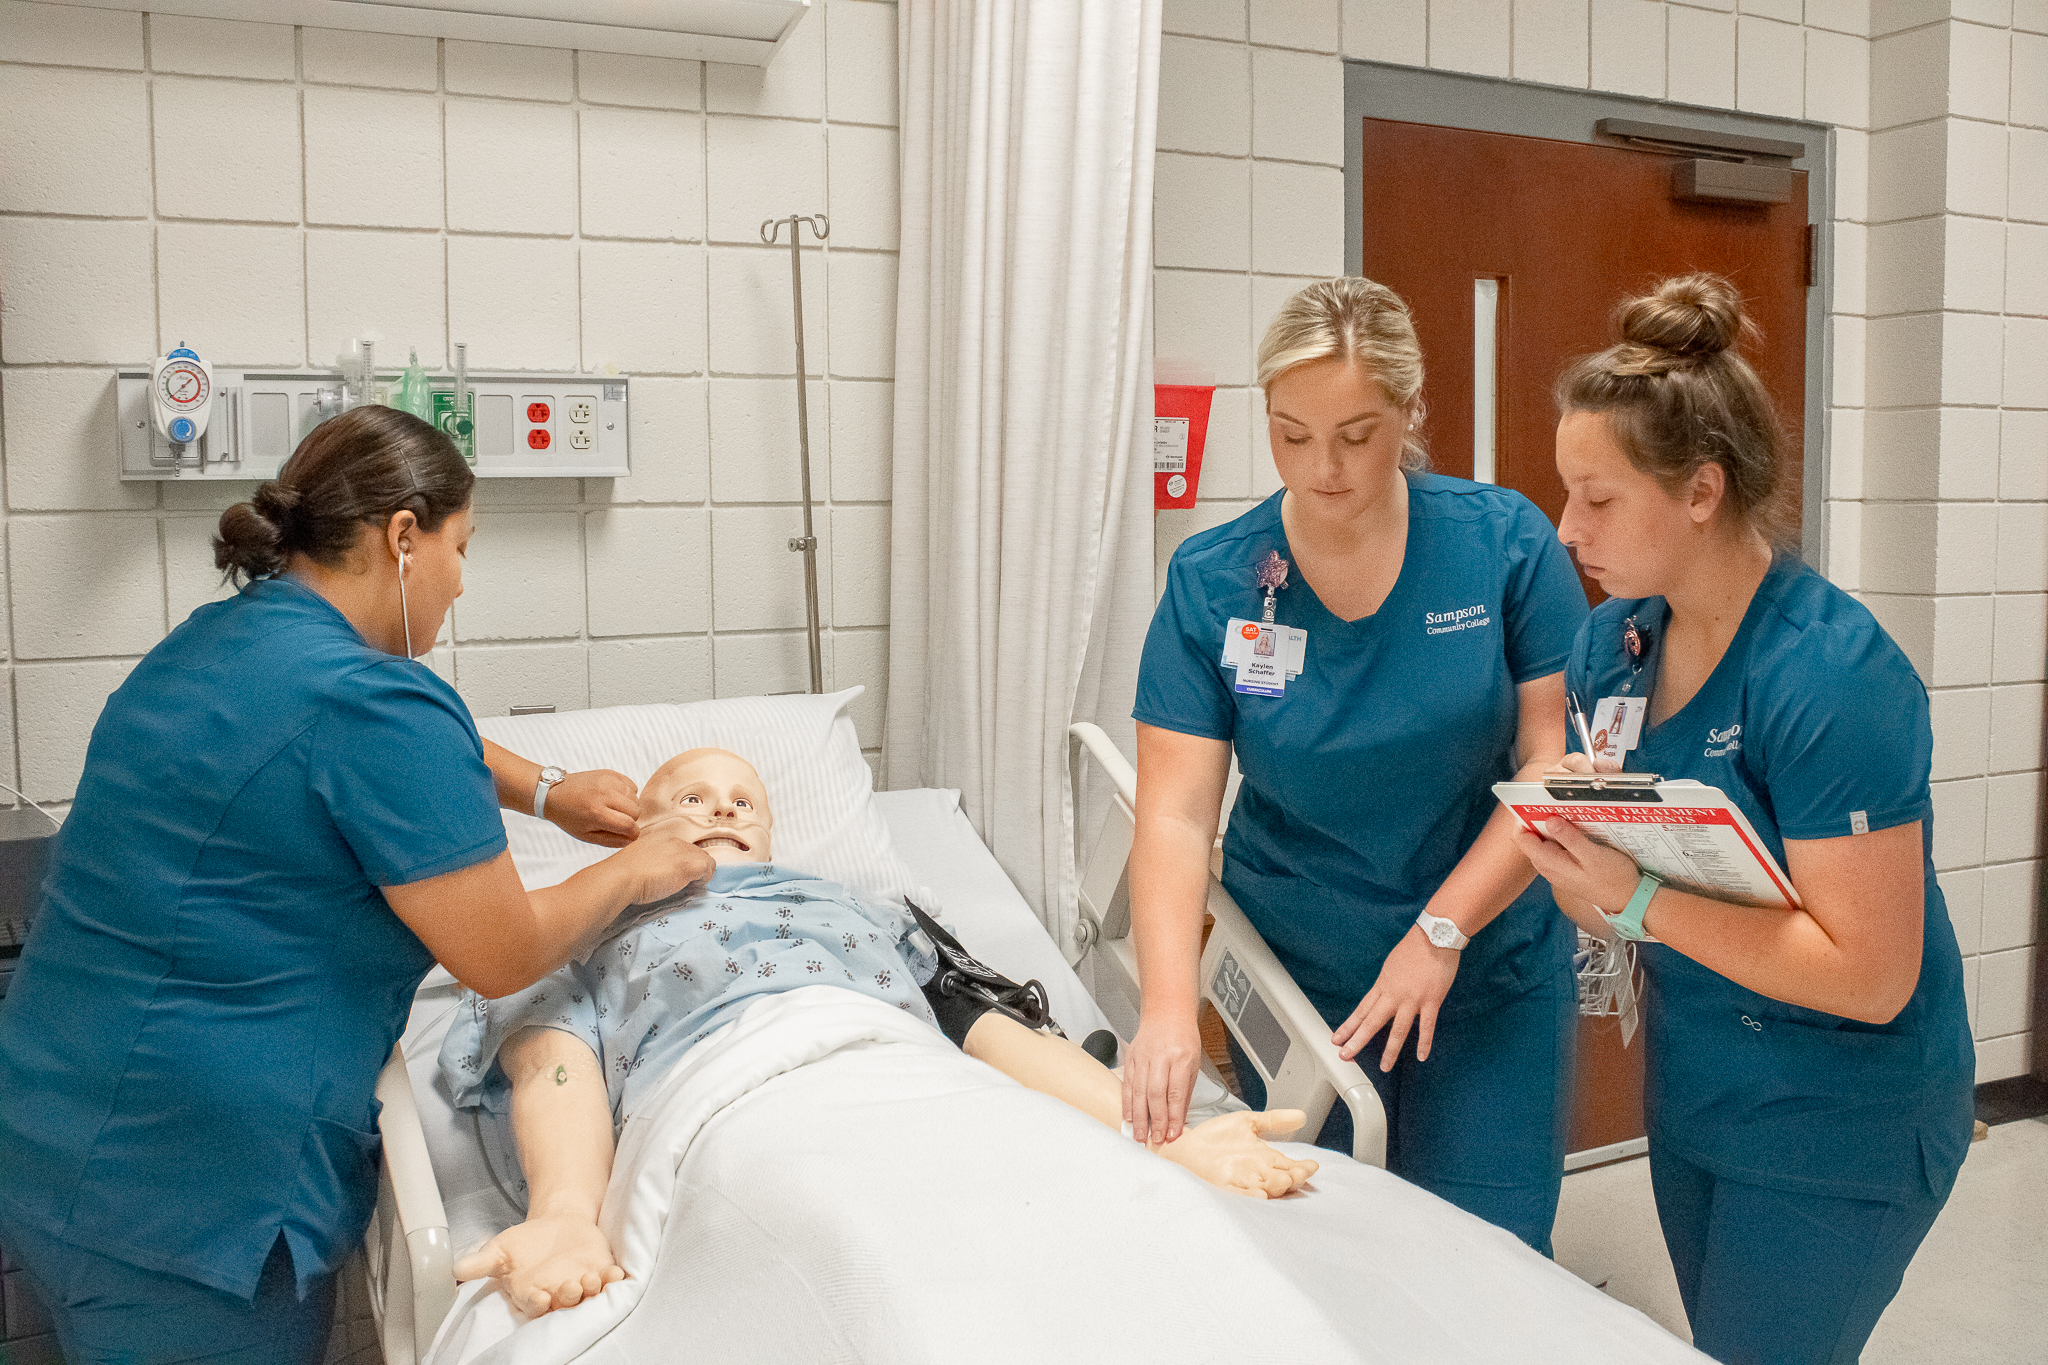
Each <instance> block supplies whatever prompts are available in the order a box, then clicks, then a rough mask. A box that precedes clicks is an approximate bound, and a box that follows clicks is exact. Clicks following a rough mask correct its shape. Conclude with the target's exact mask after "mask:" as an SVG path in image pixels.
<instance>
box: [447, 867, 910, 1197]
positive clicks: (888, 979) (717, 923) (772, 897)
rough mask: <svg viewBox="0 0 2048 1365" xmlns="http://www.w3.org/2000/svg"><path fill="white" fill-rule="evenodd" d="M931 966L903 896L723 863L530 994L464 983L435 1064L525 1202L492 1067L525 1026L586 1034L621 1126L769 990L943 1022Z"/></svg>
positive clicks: (504, 1102) (503, 1082)
mask: <svg viewBox="0 0 2048 1365" xmlns="http://www.w3.org/2000/svg"><path fill="white" fill-rule="evenodd" d="M937 966H938V963H937V958H936V956H935V955H934V953H933V952H932V949H931V945H930V943H929V941H928V940H927V939H926V938H925V936H924V935H923V933H921V932H920V931H919V930H918V928H917V924H916V921H914V920H913V919H911V917H910V915H909V914H908V913H907V912H906V911H904V910H902V909H900V908H898V907H897V906H894V905H891V904H889V903H888V902H886V901H880V900H874V899H869V898H866V897H861V896H857V895H855V894H854V893H853V892H852V891H849V890H848V889H847V888H846V887H844V886H841V885H840V884H839V883H837V882H827V881H820V880H817V879H816V878H813V877H810V876H808V875H807V874H805V873H802V872H798V871H795V870H793V869H790V868H786V867H782V866H780V865H778V864H775V863H744V864H734V865H729V866H725V867H721V868H719V869H718V871H717V872H716V873H714V874H713V875H712V878H711V880H710V882H709V883H708V884H706V886H705V887H704V888H703V889H702V890H699V891H691V892H687V893H685V894H683V895H679V896H674V897H671V898H670V899H668V900H665V901H659V902H656V903H654V904H652V905H636V906H633V907H631V908H630V909H628V910H627V911H626V912H625V913H624V914H623V915H621V916H620V917H619V920H618V923H617V924H616V925H614V927H613V931H612V932H611V933H610V934H608V935H607V936H606V937H605V938H604V940H603V941H602V942H600V943H599V944H598V945H597V947H596V948H594V949H592V950H591V952H590V955H589V956H588V957H586V958H584V959H582V960H581V961H572V962H570V963H569V964H568V965H566V966H564V967H562V968H561V969H560V970H558V971H556V972H554V973H553V974H551V975H549V976H546V977H544V978H542V979H541V980H539V981H537V982H535V983H534V984H533V985H531V986H529V987H527V988H526V989H525V990H523V991H518V992H515V993H514V994H512V995H507V996H503V997H500V998H499V999H496V1000H486V999H484V998H483V997H482V996H479V995H477V994H476V993H475V992H473V991H465V992H464V993H463V996H462V1002H461V1004H460V1005H459V1006H458V1008H457V1010H456V1014H455V1019H454V1022H453V1023H451V1024H450V1025H449V1026H448V1034H447V1037H446V1038H445V1039H444V1040H443V1041H442V1044H441V1057H440V1066H441V1072H442V1075H443V1077H444V1079H445V1080H446V1081H447V1084H448V1089H449V1092H450V1094H451V1096H452V1098H453V1099H454V1102H455V1106H456V1108H458V1109H468V1110H474V1111H477V1127H478V1131H479V1134H480V1136H481V1137H482V1138H483V1140H484V1148H485V1151H486V1153H487V1154H488V1155H489V1156H490V1158H491V1163H492V1165H493V1167H494V1168H496V1170H497V1171H498V1172H499V1176H500V1181H501V1183H502V1184H503V1185H504V1187H505V1188H506V1189H507V1191H508V1193H513V1194H516V1196H517V1200H516V1202H519V1203H522V1204H523V1203H524V1200H525V1192H526V1187H525V1180H524V1179H523V1177H522V1176H521V1175H520V1173H519V1168H518V1162H517V1158H516V1156H515V1155H514V1153H515V1149H514V1146H513V1143H512V1128H511V1101H512V1085H511V1082H510V1081H509V1080H508V1079H507V1078H506V1076H505V1073H504V1070H503V1068H501V1067H500V1066H499V1065H498V1050H499V1048H500V1047H502V1046H503V1045H504V1042H505V1040H506V1039H507V1038H510V1037H511V1036H512V1035H514V1034H515V1033H517V1032H519V1030H521V1029H523V1028H528V1027H534V1026H538V1027H543V1028H553V1029H560V1030H561V1031H562V1032H564V1033H569V1034H573V1035H574V1036H576V1037H578V1038H581V1039H582V1040H583V1041H584V1042H586V1043H588V1044H589V1045H590V1048H591V1051H593V1052H594V1053H596V1054H597V1060H598V1065H599V1066H601V1067H602V1068H603V1070H604V1077H605V1090H606V1093H607V1095H608V1097H609V1099H610V1101H611V1110H612V1124H613V1127H614V1129H616V1128H617V1126H618V1125H619V1124H620V1123H621V1122H622V1121H623V1120H624V1116H625V1115H626V1114H627V1113H628V1112H630V1111H631V1110H632V1109H633V1108H634V1106H635V1105H637V1104H638V1102H639V1100H640V1099H641V1097H642V1096H643V1095H645V1094H646V1092H647V1091H648V1090H649V1089H651V1088H652V1087H653V1086H654V1085H656V1084H657V1083H658V1082H659V1081H660V1079H661V1077H662V1076H663V1075H665V1074H666V1073H667V1072H668V1069H669V1068H670V1067H671V1066H672V1065H673V1064H674V1063H675V1061H676V1060H677V1059H678V1058H679V1057H681V1056H682V1054H683V1053H684V1052H686V1051H687V1050H688V1049H689V1048H690V1047H691V1046H692V1045H693V1044H695V1043H697V1042H700V1041H702V1040H703V1039H704V1038H706V1037H707V1036H709V1035H710V1034H711V1033H713V1032H715V1031H716V1030H717V1029H718V1028H720V1027H721V1026H722V1025H725V1024H727V1023H730V1022H731V1021H732V1020H734V1019H736V1018H738V1017H739V1014H740V1012H741V1011H742V1010H743V1009H744V1008H745V1007H746V1006H747V1005H748V1004H749V1003H751V1002H752V1001H754V1000H755V999H757V998H759V997H761V996H764V995H774V994H777V993H779V992H782V991H789V990H795V989H797V988H798V987H801V986H817V985H829V986H841V987H844V988H845V989H847V990H850V991H859V992H860V993H861V994H863V995H868V996H872V997H874V998H875V999H877V1000H880V1001H882V1002H883V1003H885V1004H889V1005H895V1006H897V1007H898V1008H900V1009H904V1010H907V1011H909V1012H910V1013H911V1014H914V1015H916V1016H917V1017H918V1018H920V1019H923V1020H924V1021H925V1022H927V1023H930V1024H932V1026H933V1028H934V1029H935V1030H936V1029H937V1027H938V1025H937V1023H936V1022H935V1021H934V1020H933V1018H932V1013H931V1007H930V1006H929V1005H927V1004H926V1003H925V998H924V995H923V993H922V992H921V991H920V990H919V987H920V985H921V984H922V983H924V982H926V981H929V980H930V979H931V977H932V974H933V972H934V971H936V970H937Z"/></svg>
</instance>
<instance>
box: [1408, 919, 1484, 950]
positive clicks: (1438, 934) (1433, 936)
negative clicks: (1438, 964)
mask: <svg viewBox="0 0 2048 1365" xmlns="http://www.w3.org/2000/svg"><path fill="white" fill-rule="evenodd" d="M1415 924H1416V927H1417V928H1419V929H1421V930H1422V936H1423V937H1424V938H1426V939H1428V940H1429V941H1430V942H1431V943H1434V944H1435V945H1436V946H1437V947H1439V948H1462V947H1464V946H1465V945H1466V944H1468V943H1470V942H1471V941H1472V939H1471V937H1470V936H1469V935H1466V934H1461V933H1459V932H1458V923H1457V921H1456V920H1448V919H1445V918H1444V917H1443V916H1442V915H1432V914H1430V913H1429V911H1427V910H1425V911H1423V912H1422V913H1421V914H1419V915H1417V916H1416V917H1415Z"/></svg>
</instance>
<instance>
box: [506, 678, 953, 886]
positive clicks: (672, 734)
mask: <svg viewBox="0 0 2048 1365" xmlns="http://www.w3.org/2000/svg"><path fill="white" fill-rule="evenodd" d="M862 691H863V689H862V688H859V687H850V688H848V689H847V690H846V691H844V692H833V693H828V694H825V695H823V696H814V695H809V694H798V695H794V696H786V697H736V698H732V699H729V700H722V701H699V702H690V703H688V704H686V705H681V706H676V705H668V704H661V705H652V706H609V707H604V708H601V709H598V710H594V711H568V712H563V713H561V714H559V715H547V716H489V717H485V718H482V719H479V720H478V721H477V723H476V728H477V730H478V731H479V732H480V733H481V734H482V735H483V736H484V737H485V738H486V739H490V740H494V741H496V742H497V743H499V744H502V745H504V746H505V747H506V748H507V749H510V750H511V751H512V752H513V753H515V754H518V755H520V756H521V757H523V758H530V759H532V760H533V761H534V762H536V763H540V764H549V763H554V764H559V765H560V766H561V767H563V768H565V769H567V770H568V771H570V772H579V771H582V770H583V769H586V768H611V769H614V770H616V771H618V772H622V773H624V774H625V775H626V776H627V777H630V778H632V779H633V781H634V782H636V783H639V784H641V785H645V784H646V782H647V779H648V778H650V777H652V776H653V775H654V770H655V769H656V768H659V767H660V766H661V765H662V764H664V763H666V762H668V760H669V759H671V758H674V757H675V756H676V755H677V754H679V753H682V752H683V751H684V750H686V749H698V748H719V749H730V750H732V752H734V753H736V754H738V755H739V756H740V757H741V758H744V759H746V760H747V761H748V762H749V763H752V764H753V765H754V767H755V769H756V771H758V772H759V773H760V774H761V780H762V781H763V782H765V783H767V785H768V804H769V807H770V809H771V810H772V811H773V812H774V815H775V825H774V832H773V835H772V840H773V849H774V855H775V861H776V862H778V863H780V864H782V865H784V866H786V867H791V868H796V869H798V870H800V871H804V872H809V873H811V874H812V875H814V876H817V877H822V878H824V879H825V880H827V881H835V882H839V883H841V884H843V885H845V886H849V887H852V888H853V889H854V890H855V891H860V892H865V893H866V894H868V895H871V896H880V897H885V898H887V899H890V900H898V901H900V900H902V899H903V898H904V896H906V895H910V896H915V895H916V894H917V887H916V884H915V883H914V882H913V881H912V878H911V873H910V869H909V868H908V867H906V866H905V865H904V862H903V859H902V858H901V857H899V856H898V855H897V853H896V844H895V841H894V840H893V839H891V838H890V836H889V826H888V824H887V823H886V822H885V821H884V820H883V819H882V815H881V812H880V811H878V810H877V809H876V808H875V804H874V801H873V800H872V797H873V794H874V778H873V774H872V773H871V772H870V771H869V769H868V765H867V760H866V759H864V758H862V757H861V753H860V740H859V738H858V737H857V736H856V735H855V734H854V729H853V720H852V718H851V717H849V716H848V715H847V714H846V707H847V704H848V703H849V702H851V701H852V700H853V699H854V698H855V697H858V696H859V695H860V694H861V692H862ZM503 814H504V817H505V834H506V837H507V838H508V839H510V841H511V844H512V860H513V862H514V863H516V864H517V865H518V867H519V878H520V880H521V881H523V882H524V883H525V884H526V888H527V889H528V890H529V891H534V890H538V889H540V888H541V887H544V886H554V885H555V884H557V883H559V882H562V881H566V880H567V879H568V878H569V877H570V876H572V875H574V874H575V873H577V872H580V871H582V870H583V869H584V868H586V867H589V866H590V865H591V864H592V863H596V862H599V861H601V860H602V859H604V858H605V857H606V856H607V855H609V854H610V853H611V852H612V850H611V849H608V848H602V847H599V846H598V845H596V844H586V843H584V842H583V841H582V840H580V839H573V838H571V837H570V836H569V835H567V834H565V833H564V832H563V831H562V830H561V829H559V828H557V827H556V826H555V825H553V824H550V823H548V822H547V821H545V820H536V819H534V818H533V817H532V816H531V815H526V814H519V813H515V812H513V811H509V810H508V811H505V812H503Z"/></svg>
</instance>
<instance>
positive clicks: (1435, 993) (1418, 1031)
mask: <svg viewBox="0 0 2048 1365" xmlns="http://www.w3.org/2000/svg"><path fill="white" fill-rule="evenodd" d="M1460 957H1461V954H1460V953H1459V951H1458V950H1457V949H1456V948H1439V947H1437V946H1436V945H1435V944H1434V943H1431V942H1430V941H1429V940H1428V939H1426V938H1424V937H1423V936H1422V930H1421V929H1420V928H1411V929H1410V930H1409V931H1408V932H1407V933H1406V934H1403V935H1402V936H1401V941H1400V942H1399V943H1397V944H1395V945H1394V951H1393V952H1391V953H1388V954H1387V961H1386V965H1385V966H1383V967H1381V968H1380V977H1379V980H1377V981H1375V982H1373V983H1372V989H1371V990H1369V991H1367V992H1366V993H1365V999H1363V1000H1361V1001H1359V1002H1358V1008H1357V1009H1355V1010H1353V1011H1351V1017H1350V1018H1349V1019H1346V1020H1345V1021H1344V1022H1343V1024H1341V1025H1340V1026H1339V1027H1338V1029H1337V1031H1336V1032H1335V1033H1333V1034H1331V1035H1330V1041H1331V1042H1333V1043H1335V1044H1336V1045H1337V1048H1338V1052H1339V1055H1341V1056H1342V1057H1343V1058H1344V1060H1345V1061H1347V1062H1348V1061H1350V1060H1351V1059H1352V1058H1354V1057H1356V1056H1357V1055H1358V1054H1359V1053H1360V1052H1362V1051H1364V1050H1365V1045H1366V1044H1367V1043H1369V1042H1371V1041H1372V1039H1373V1036H1374V1035H1375V1034H1377V1033H1378V1032H1379V1031H1380V1030H1381V1029H1382V1028H1385V1029H1386V1030H1387V1045H1386V1047H1385V1048H1383V1049H1382V1050H1381V1052H1380V1070H1382V1071H1392V1070H1393V1069H1394V1059H1395V1058H1397V1057H1399V1056H1400V1055H1401V1045H1402V1044H1403V1043H1405V1042H1407V1041H1408V1027H1409V1025H1410V1024H1413V1025H1414V1026H1415V1060H1416V1061H1418V1062H1420V1061H1425V1060H1427V1059H1428V1057H1429V1045H1430V1043H1431V1042H1432V1041H1434V1040H1435V1038H1436V1012H1437V1010H1438V1009H1439V1008H1441V1007H1442V1005H1443V1003H1444V996H1445V995H1447V994H1449V993H1450V989H1451V982H1452V981H1454V980H1456V979H1457V975H1458V962H1459V959H1460Z"/></svg>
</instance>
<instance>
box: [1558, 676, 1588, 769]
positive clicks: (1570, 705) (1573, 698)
mask: <svg viewBox="0 0 2048 1365" xmlns="http://www.w3.org/2000/svg"><path fill="white" fill-rule="evenodd" d="M1564 695H1565V711H1566V713H1567V714H1568V715H1570V716H1571V718H1572V724H1573V725H1575V726H1577V727H1578V731H1579V743H1580V744H1581V745H1582V746H1584V753H1585V755H1586V761H1587V762H1588V763H1590V762H1592V761H1593V758H1594V754H1593V734H1592V732H1591V731H1590V730H1588V729H1587V728H1586V713H1585V711H1584V710H1583V709H1582V708H1581V707H1580V706H1579V694H1578V693H1576V692H1569V691H1568V692H1566V693H1565V694H1564Z"/></svg>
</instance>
